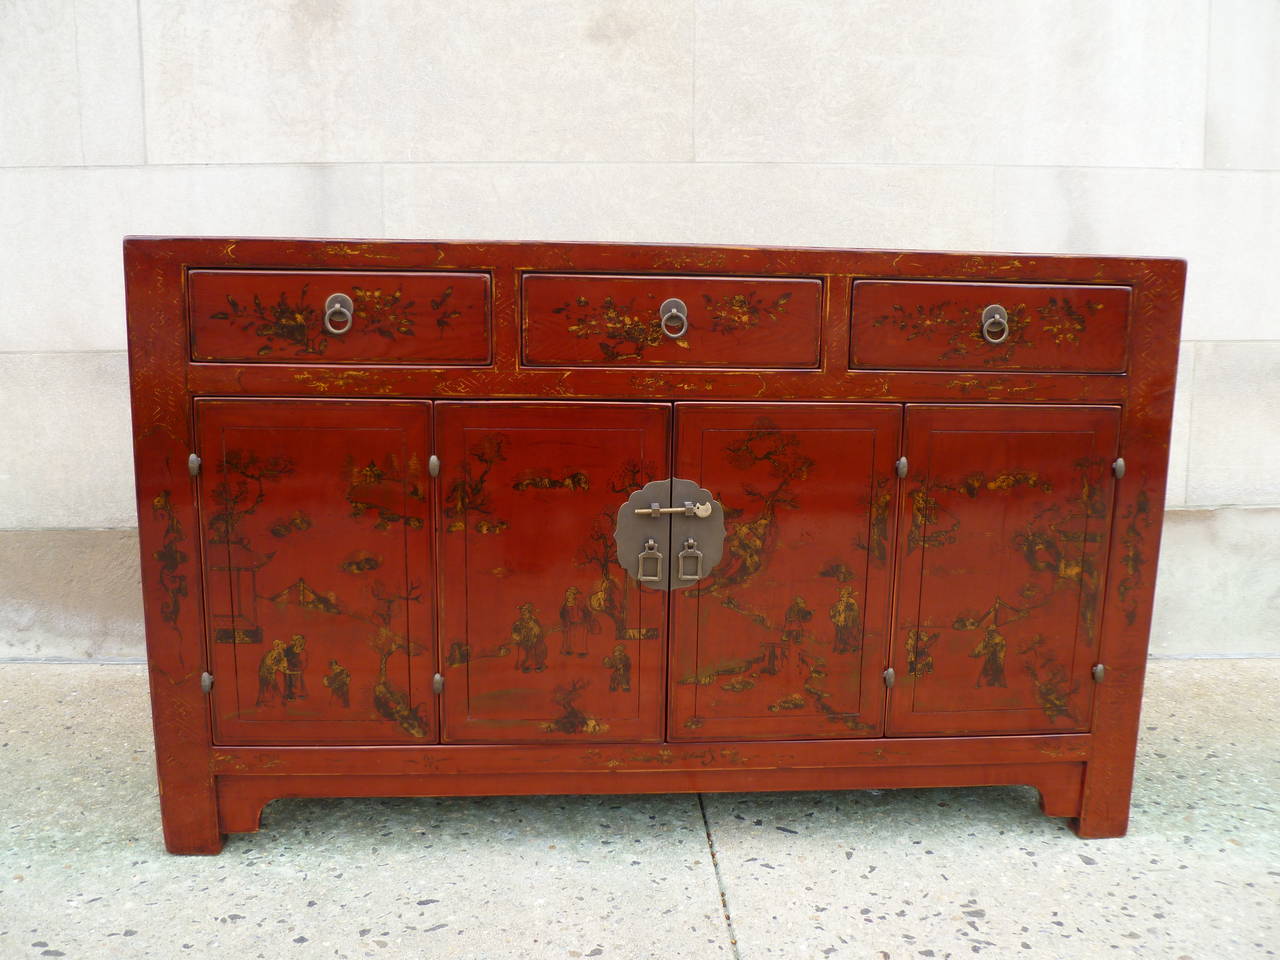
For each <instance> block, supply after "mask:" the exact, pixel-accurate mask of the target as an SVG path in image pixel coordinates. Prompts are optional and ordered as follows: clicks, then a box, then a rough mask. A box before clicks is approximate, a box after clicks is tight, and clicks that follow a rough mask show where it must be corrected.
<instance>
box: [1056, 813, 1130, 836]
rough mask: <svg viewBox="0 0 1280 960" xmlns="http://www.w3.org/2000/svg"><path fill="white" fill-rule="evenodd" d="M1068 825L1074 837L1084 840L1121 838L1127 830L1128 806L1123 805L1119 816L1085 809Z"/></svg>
mask: <svg viewBox="0 0 1280 960" xmlns="http://www.w3.org/2000/svg"><path fill="white" fill-rule="evenodd" d="M1068 823H1069V825H1070V826H1071V829H1072V830H1074V831H1075V834H1076V836H1078V837H1080V838H1081V839H1084V840H1106V839H1109V838H1112V837H1123V836H1124V835H1125V833H1127V832H1128V830H1129V811H1128V804H1125V805H1123V807H1122V813H1121V814H1120V815H1113V816H1107V815H1105V814H1099V813H1097V812H1092V811H1090V810H1088V809H1086V810H1084V811H1082V812H1081V814H1080V816H1078V817H1072V818H1071V819H1070V820H1069V821H1068Z"/></svg>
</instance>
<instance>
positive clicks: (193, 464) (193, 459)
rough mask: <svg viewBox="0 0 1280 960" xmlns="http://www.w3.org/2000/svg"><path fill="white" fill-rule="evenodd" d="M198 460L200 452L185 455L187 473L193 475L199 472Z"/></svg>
mask: <svg viewBox="0 0 1280 960" xmlns="http://www.w3.org/2000/svg"><path fill="white" fill-rule="evenodd" d="M200 462H201V461H200V454H198V453H193V454H192V455H191V456H189V457H187V473H189V474H191V475H192V476H193V477H194V476H196V475H198V474H199V473H200Z"/></svg>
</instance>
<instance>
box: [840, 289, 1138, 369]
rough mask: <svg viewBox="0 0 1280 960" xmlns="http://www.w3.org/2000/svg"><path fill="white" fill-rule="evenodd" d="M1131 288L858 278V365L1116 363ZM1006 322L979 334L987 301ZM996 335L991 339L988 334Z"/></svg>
mask: <svg viewBox="0 0 1280 960" xmlns="http://www.w3.org/2000/svg"><path fill="white" fill-rule="evenodd" d="M1129 293H1130V292H1129V288H1128V287H1104V286H1077V287H1064V286H1043V285H1040V284H981V283H918V282H916V283H900V282H896V281H895V282H885V281H878V280H866V281H861V282H858V283H855V284H854V286H853V334H852V342H853V350H852V353H851V356H850V365H851V366H854V367H896V368H902V369H907V370H919V369H935V370H993V369H997V370H1061V371H1080V372H1104V373H1120V372H1122V371H1123V370H1124V366H1125V352H1126V347H1127V345H1128V343H1127V340H1126V338H1125V330H1126V328H1127V327H1128V323H1129ZM993 305H998V306H1001V307H1003V308H1004V311H1005V316H1006V317H1007V330H1006V329H1003V328H1001V327H996V328H994V329H993V330H991V331H990V333H991V338H990V339H987V338H985V337H984V336H983V329H982V328H983V315H984V311H985V310H986V308H987V307H989V306H993ZM993 340H994V341H997V342H992V341H993Z"/></svg>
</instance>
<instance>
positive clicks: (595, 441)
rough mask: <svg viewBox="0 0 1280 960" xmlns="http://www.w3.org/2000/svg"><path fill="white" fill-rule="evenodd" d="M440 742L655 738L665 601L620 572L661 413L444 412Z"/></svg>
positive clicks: (662, 473) (659, 438) (654, 475)
mask: <svg viewBox="0 0 1280 960" xmlns="http://www.w3.org/2000/svg"><path fill="white" fill-rule="evenodd" d="M436 413H437V417H438V421H437V428H438V431H439V438H440V445H439V446H440V458H441V463H442V468H441V475H440V482H439V490H440V498H441V500H440V522H441V532H440V538H441V539H440V543H441V547H440V555H441V568H440V595H441V600H442V606H441V611H440V618H441V619H440V623H441V631H442V633H441V636H442V638H443V643H442V649H443V666H442V667H441V671H442V672H443V673H444V675H445V686H444V694H443V698H444V739H446V740H449V741H453V742H462V741H470V742H520V741H554V740H561V741H563V740H585V741H600V740H660V739H661V737H662V703H663V683H662V678H663V664H664V662H665V655H666V594H665V593H662V592H657V591H653V590H650V589H648V588H644V587H640V586H639V585H638V584H637V583H636V582H635V581H634V580H631V579H630V578H629V577H628V576H627V575H626V574H625V573H624V572H623V570H622V568H621V567H620V566H619V565H618V563H617V558H616V554H615V548H614V541H613V529H614V520H615V517H616V513H617V510H618V506H619V504H621V503H622V502H623V501H625V500H626V499H627V496H628V495H629V494H630V493H631V491H633V490H635V489H638V488H639V487H641V486H643V485H644V484H645V483H647V482H648V481H650V480H654V479H658V478H660V477H667V476H669V470H668V458H667V451H668V442H669V423H670V416H671V410H670V406H669V405H667V404H617V403H554V402H553V403H503V402H481V403H439V404H437V405H436Z"/></svg>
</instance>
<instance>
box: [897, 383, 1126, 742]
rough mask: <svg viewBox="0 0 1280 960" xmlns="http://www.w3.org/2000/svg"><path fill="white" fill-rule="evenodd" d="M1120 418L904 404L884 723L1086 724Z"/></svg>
mask: <svg viewBox="0 0 1280 960" xmlns="http://www.w3.org/2000/svg"><path fill="white" fill-rule="evenodd" d="M1119 420H1120V411H1119V409H1118V408H1115V407H1048V406H1045V407H984V406H975V407H966V408H961V407H932V406H909V407H908V408H907V444H906V448H907V457H908V462H909V465H910V469H909V473H908V479H907V482H906V488H905V493H906V495H905V496H904V498H903V503H902V511H901V519H900V522H899V528H898V529H899V534H898V556H899V558H900V559H899V569H900V571H901V573H900V579H899V587H898V603H897V608H896V609H897V613H896V617H895V620H896V636H895V641H894V648H893V667H894V670H895V671H896V674H897V684H896V686H895V687H894V688H893V691H892V694H891V695H890V709H889V733H891V734H963V733H1032V732H1043V731H1054V732H1063V731H1070V730H1085V729H1087V728H1088V726H1089V714H1090V709H1091V705H1092V702H1093V681H1092V678H1091V676H1090V669H1091V667H1092V665H1093V663H1094V657H1095V653H1094V650H1095V646H1096V638H1097V634H1098V625H1099V621H1100V616H1099V613H1100V611H1099V609H1098V604H1099V600H1100V597H1101V592H1100V589H1099V588H1100V585H1101V582H1102V579H1103V576H1104V574H1105V571H1106V556H1107V535H1108V528H1109V526H1110V514H1111V503H1112V492H1113V484H1114V480H1113V478H1112V472H1111V464H1112V461H1113V460H1114V458H1115V456H1116V438H1117V429H1118V425H1119Z"/></svg>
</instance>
